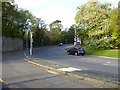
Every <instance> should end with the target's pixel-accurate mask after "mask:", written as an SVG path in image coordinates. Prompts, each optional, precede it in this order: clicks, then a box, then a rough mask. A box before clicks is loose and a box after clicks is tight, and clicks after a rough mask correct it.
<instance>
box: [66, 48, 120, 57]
mask: <svg viewBox="0 0 120 90" xmlns="http://www.w3.org/2000/svg"><path fill="white" fill-rule="evenodd" d="M69 49H70V48H66V49H65V50H66V51H67V50H69ZM84 50H85V52H86V54H91V55H99V56H107V57H116V58H118V57H119V58H120V56H119V52H120V51H119V50H114V49H110V50H92V49H86V48H85V49H84Z"/></svg>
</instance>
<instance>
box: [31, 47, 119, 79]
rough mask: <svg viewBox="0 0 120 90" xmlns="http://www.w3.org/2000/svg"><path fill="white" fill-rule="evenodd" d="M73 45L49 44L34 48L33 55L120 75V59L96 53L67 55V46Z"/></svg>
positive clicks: (103, 72)
mask: <svg viewBox="0 0 120 90" xmlns="http://www.w3.org/2000/svg"><path fill="white" fill-rule="evenodd" d="M71 46H73V45H63V46H48V47H44V48H40V49H35V50H33V57H36V58H41V59H44V60H48V61H52V62H56V63H58V64H62V65H67V66H72V67H75V68H79V69H81V70H89V71H92V72H98V73H102V74H105V75H109V76H114V77H118V59H115V58H105V57H99V56H94V55H84V56H74V55H67V53H66V51H65V50H64V49H65V48H68V47H71Z"/></svg>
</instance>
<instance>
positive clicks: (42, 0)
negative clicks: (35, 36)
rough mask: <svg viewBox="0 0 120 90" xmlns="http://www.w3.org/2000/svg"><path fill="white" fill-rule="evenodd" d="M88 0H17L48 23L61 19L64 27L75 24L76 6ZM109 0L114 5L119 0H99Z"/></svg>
mask: <svg viewBox="0 0 120 90" xmlns="http://www.w3.org/2000/svg"><path fill="white" fill-rule="evenodd" d="M87 1H88V0H15V3H16V4H18V7H19V8H23V9H25V10H29V11H30V12H31V13H32V14H33V15H34V16H36V17H38V18H41V19H42V20H44V21H45V23H46V24H48V25H49V24H50V23H51V22H53V21H55V20H61V21H62V24H63V26H64V28H69V27H70V26H71V25H72V24H75V14H76V7H77V6H81V5H82V4H85V3H86V2H87ZM99 1H100V2H102V3H104V2H109V3H111V4H112V5H113V6H114V7H117V6H118V2H119V0H99Z"/></svg>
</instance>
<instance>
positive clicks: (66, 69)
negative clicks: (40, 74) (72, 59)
mask: <svg viewBox="0 0 120 90" xmlns="http://www.w3.org/2000/svg"><path fill="white" fill-rule="evenodd" d="M58 70H61V71H67V72H73V71H81V70H82V69H78V68H74V67H68V68H60V69H58Z"/></svg>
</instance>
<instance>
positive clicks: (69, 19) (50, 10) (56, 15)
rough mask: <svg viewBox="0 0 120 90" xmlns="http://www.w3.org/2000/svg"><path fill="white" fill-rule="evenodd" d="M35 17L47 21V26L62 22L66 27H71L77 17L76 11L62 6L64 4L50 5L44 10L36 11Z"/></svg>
mask: <svg viewBox="0 0 120 90" xmlns="http://www.w3.org/2000/svg"><path fill="white" fill-rule="evenodd" d="M34 15H35V16H37V17H40V18H42V19H43V20H45V21H46V23H47V24H50V23H52V21H55V20H61V21H62V24H63V25H64V26H65V27H69V26H70V25H71V24H73V23H74V17H75V13H74V10H71V9H70V8H69V7H66V6H64V5H62V3H57V4H52V5H48V6H47V7H45V8H43V9H42V10H38V11H37V10H36V11H35V12H34Z"/></svg>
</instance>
